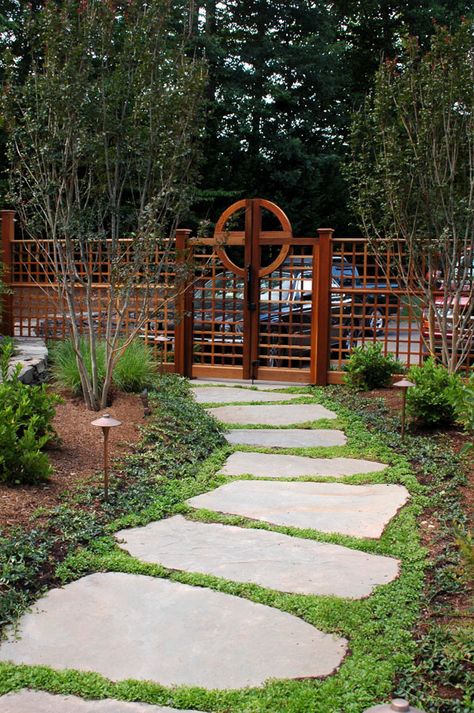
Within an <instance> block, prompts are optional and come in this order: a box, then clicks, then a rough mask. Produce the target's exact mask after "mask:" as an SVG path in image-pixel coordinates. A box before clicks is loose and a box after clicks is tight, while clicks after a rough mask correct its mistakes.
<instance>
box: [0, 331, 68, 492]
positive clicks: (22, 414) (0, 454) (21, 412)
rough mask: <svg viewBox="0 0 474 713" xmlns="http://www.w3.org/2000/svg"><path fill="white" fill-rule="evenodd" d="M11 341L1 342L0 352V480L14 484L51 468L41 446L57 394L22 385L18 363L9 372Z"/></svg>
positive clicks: (40, 475)
mask: <svg viewBox="0 0 474 713" xmlns="http://www.w3.org/2000/svg"><path fill="white" fill-rule="evenodd" d="M12 353H13V346H12V344H11V343H10V344H3V345H2V350H1V354H0V375H1V377H2V383H0V403H1V404H2V408H1V410H0V482H3V483H8V484H9V485H15V484H20V483H28V484H32V483H38V482H40V481H42V480H44V479H46V478H47V477H48V475H49V474H50V471H51V467H50V465H49V461H48V458H47V456H46V454H45V453H42V451H41V449H42V448H43V447H44V446H45V445H46V444H47V443H48V442H49V441H51V440H52V439H53V438H56V432H55V431H54V429H53V427H52V425H51V424H52V420H53V418H54V414H55V408H54V405H55V404H56V403H57V402H58V401H59V398H58V397H57V396H55V395H54V394H49V393H48V392H47V391H46V386H45V384H42V385H41V386H26V384H23V383H22V382H21V381H19V380H18V374H19V371H20V368H21V367H19V366H18V367H17V368H16V369H14V370H13V372H11V373H9V367H8V363H9V359H10V357H11V355H12Z"/></svg>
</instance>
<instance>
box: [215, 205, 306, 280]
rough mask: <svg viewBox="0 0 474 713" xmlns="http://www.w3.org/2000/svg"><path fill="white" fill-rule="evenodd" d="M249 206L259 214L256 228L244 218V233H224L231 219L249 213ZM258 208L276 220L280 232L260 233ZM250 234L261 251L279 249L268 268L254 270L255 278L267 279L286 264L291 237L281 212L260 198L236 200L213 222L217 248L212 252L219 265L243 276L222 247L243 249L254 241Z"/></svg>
mask: <svg viewBox="0 0 474 713" xmlns="http://www.w3.org/2000/svg"><path fill="white" fill-rule="evenodd" d="M252 204H253V207H254V208H253V209H254V210H255V209H257V210H258V211H259V217H258V221H257V223H256V226H254V221H253V220H252V219H251V220H249V221H247V218H246V221H245V222H246V229H245V230H228V229H226V226H227V225H228V223H229V222H230V221H231V219H232V216H234V215H235V214H236V213H238V212H239V211H241V210H245V211H249V210H251V209H252ZM262 208H264V209H266V210H268V211H269V212H270V213H272V214H273V215H274V216H275V217H276V218H277V220H278V222H279V224H280V226H281V230H263V228H262V213H261V211H262ZM253 230H256V231H257V238H256V239H257V242H258V245H259V246H260V247H262V246H263V245H278V244H280V245H281V249H280V252H279V254H278V255H277V257H276V258H275V260H273V262H271V263H270V265H266V266H264V267H262V266H261V265H260V266H259V267H258V277H265V276H266V275H269V274H270V273H272V272H273V271H274V270H276V269H277V268H278V267H280V265H281V264H282V263H283V262H284V261H285V260H286V258H287V256H288V253H289V250H290V241H291V238H292V237H293V231H292V228H291V223H290V221H289V220H288V217H287V216H286V214H285V213H284V211H282V209H281V208H279V207H278V206H277V205H276V204H275V203H272V202H271V201H267V200H264V199H262V198H256V199H253V200H251V201H249V200H240V201H237V202H236V203H233V204H232V205H231V206H229V208H227V209H226V210H225V211H224V212H223V213H222V215H221V216H220V218H219V220H218V221H217V223H216V227H215V230H214V239H215V242H216V245H218V247H217V248H216V253H217V255H218V256H219V258H220V260H221V261H222V263H223V264H224V265H225V266H226V267H227V269H228V270H230V271H231V272H234V273H235V274H236V275H239V276H240V277H244V276H245V269H244V268H243V267H239V266H238V265H236V264H235V263H234V262H233V260H231V258H230V257H229V255H228V254H227V251H226V247H227V246H236V245H241V246H245V244H246V242H247V241H250V240H253V239H254V238H255V236H253V235H252V231H253Z"/></svg>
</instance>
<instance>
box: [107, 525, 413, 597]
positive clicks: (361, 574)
mask: <svg viewBox="0 0 474 713" xmlns="http://www.w3.org/2000/svg"><path fill="white" fill-rule="evenodd" d="M116 538H117V539H118V540H123V541H124V542H123V544H121V547H122V548H124V549H126V550H127V552H129V553H130V554H131V555H132V556H133V557H136V558H137V559H140V560H142V561H144V562H153V563H158V564H162V565H163V566H164V567H169V568H170V569H180V570H184V571H186V572H202V573H204V574H213V575H216V576H217V577H224V578H225V579H230V580H233V581H235V582H253V583H254V584H260V585H261V586H262V587H270V588H271V589H276V590H279V591H281V592H291V593H295V594H319V595H321V594H323V595H334V596H336V597H348V598H350V599H360V598H361V597H367V596H369V594H370V593H371V592H372V590H373V589H374V587H375V586H377V585H378V584H386V583H387V582H390V581H391V580H392V579H395V577H396V576H397V575H398V571H399V562H398V561H397V560H395V559H392V558H391V557H381V556H379V555H371V554H367V553H366V552H359V551H358V550H352V549H349V548H348V547H340V546H339V545H332V544H328V543H325V542H313V541H312V540H303V539H301V538H299V537H288V535H281V534H280V533H278V532H268V531H266V530H253V529H246V528H243V527H234V526H231V525H219V524H215V523H203V522H193V521H190V520H186V519H185V518H184V517H183V516H182V515H175V516H174V517H170V518H168V519H166V520H160V521H159V522H152V523H151V524H150V525H147V526H146V527H137V528H134V529H131V530H121V531H120V532H117V534H116Z"/></svg>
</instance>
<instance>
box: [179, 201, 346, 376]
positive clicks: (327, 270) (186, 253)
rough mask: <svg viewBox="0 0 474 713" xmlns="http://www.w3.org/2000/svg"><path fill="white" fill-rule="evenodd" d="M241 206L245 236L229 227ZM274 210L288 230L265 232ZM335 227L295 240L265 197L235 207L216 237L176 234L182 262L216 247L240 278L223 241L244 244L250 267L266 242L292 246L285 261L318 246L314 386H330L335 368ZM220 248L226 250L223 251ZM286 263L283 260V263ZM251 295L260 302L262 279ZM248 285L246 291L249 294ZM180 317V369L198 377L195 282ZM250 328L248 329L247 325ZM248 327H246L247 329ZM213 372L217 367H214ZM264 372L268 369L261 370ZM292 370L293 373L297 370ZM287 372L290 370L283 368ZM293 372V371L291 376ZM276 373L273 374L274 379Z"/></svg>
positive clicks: (248, 372)
mask: <svg viewBox="0 0 474 713" xmlns="http://www.w3.org/2000/svg"><path fill="white" fill-rule="evenodd" d="M240 208H245V209H246V213H245V232H239V231H229V232H227V233H225V236H224V228H225V224H226V222H227V220H228V218H229V216H230V215H231V214H232V213H233V212H235V210H238V209H240ZM262 208H270V209H273V210H272V212H275V210H276V211H277V213H275V214H278V217H280V219H281V223H282V225H283V227H284V229H283V230H282V231H266V232H263V231H260V220H261V209H262ZM333 232H334V231H333V229H332V228H319V229H318V231H317V236H315V237H311V238H307V237H303V238H296V237H294V236H293V233H292V230H291V225H290V222H289V221H288V218H287V217H286V215H285V214H284V213H283V211H282V210H281V209H280V208H279V207H278V206H276V205H275V204H273V203H270V201H266V200H263V199H260V198H254V199H247V200H242V201H238V202H237V203H234V204H233V205H232V206H230V207H229V208H228V209H227V210H226V211H224V213H223V214H222V216H221V217H220V219H219V221H218V222H217V224H216V229H215V231H214V236H213V237H212V238H191V237H190V231H189V230H178V231H177V232H176V247H177V252H178V259H180V260H188V259H192V252H193V248H194V247H195V246H199V245H211V246H212V245H215V246H217V247H216V254H218V255H219V257H220V259H221V260H222V262H223V264H224V265H225V266H226V267H227V268H230V269H232V270H233V271H234V272H235V273H236V274H241V276H243V275H244V269H243V268H238V267H237V266H235V265H230V264H229V262H230V261H229V259H228V258H227V256H226V255H225V251H224V250H223V249H222V240H223V239H224V237H225V239H226V240H227V242H226V244H231V245H244V248H245V264H251V265H253V256H254V255H255V251H256V250H257V249H259V246H260V244H265V242H267V243H271V244H273V245H278V244H280V245H282V246H288V247H287V249H286V251H284V255H283V256H282V259H283V260H284V259H285V257H286V255H287V254H288V251H289V249H290V247H291V246H292V245H307V246H310V247H312V257H313V294H312V324H311V342H310V344H311V346H310V351H311V361H310V371H309V383H311V384H317V385H320V386H324V385H326V384H327V379H328V374H327V372H328V364H329V329H330V305H331V294H330V291H331V270H332V268H331V252H332V251H331V240H332V234H333ZM245 235H247V236H250V240H245ZM219 246H220V247H219ZM281 261H282V260H281V259H279V264H280V262H281ZM275 268H276V261H274V263H272V264H271V265H269V266H267V267H266V268H262V269H261V270H260V271H259V274H258V276H257V275H254V277H259V278H260V277H263V276H264V275H267V274H269V273H270V272H272V271H273V270H274V269H275ZM250 284H251V288H250V289H251V293H250V294H249V293H246V295H245V300H246V302H247V303H249V302H253V303H254V302H257V301H258V279H252V280H251V281H250ZM247 288H248V287H247V282H246V290H247ZM177 314H178V315H180V317H179V318H178V320H177V323H176V326H175V369H176V371H177V373H179V374H181V375H183V376H187V377H192V370H193V285H192V284H191V283H189V284H188V285H187V286H186V287H185V289H184V290H183V293H182V295H181V296H180V297H179V300H178V304H177ZM247 320H249V323H248V327H250V329H253V333H254V334H258V328H259V324H258V311H256V310H253V311H250V312H249V311H248V310H247ZM245 327H247V325H245ZM245 327H244V329H245ZM257 346H258V345H257V343H256V340H254V341H253V344H251V349H249V350H248V353H247V354H245V355H244V364H243V379H245V380H247V379H251V378H252V375H253V364H254V363H255V362H256V360H257V356H258V354H257V353H256V348H257ZM209 369H210V370H211V371H212V367H209ZM261 369H262V370H263V371H264V370H265V367H262V368H261ZM295 371H296V370H295V369H292V370H291V372H295ZM275 372H276V370H273V369H272V371H271V372H269V373H268V377H269V378H275V376H276V374H275ZM280 372H284V370H280ZM288 373H289V372H288ZM272 375H273V376H272Z"/></svg>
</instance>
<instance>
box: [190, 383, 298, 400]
mask: <svg viewBox="0 0 474 713" xmlns="http://www.w3.org/2000/svg"><path fill="white" fill-rule="evenodd" d="M189 385H190V386H191V388H192V389H194V388H199V387H201V386H204V387H209V386H216V387H225V388H236V387H241V388H242V389H243V390H247V391H249V390H250V389H251V390H252V391H255V390H258V391H275V390H280V389H286V388H288V387H289V386H297V384H295V383H294V382H283V381H267V382H265V383H264V382H263V381H258V382H257V383H253V384H252V383H251V382H250V381H239V380H238V379H226V380H225V381H217V380H214V381H211V380H209V379H192V380H191V381H190V382H189ZM299 386H304V384H299ZM299 395H300V396H301V394H299Z"/></svg>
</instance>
